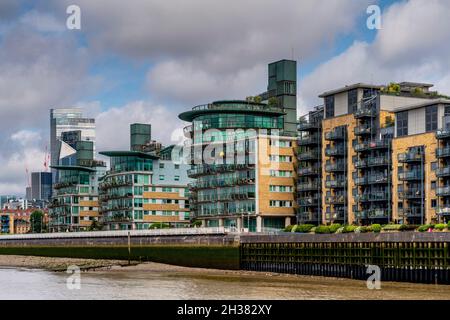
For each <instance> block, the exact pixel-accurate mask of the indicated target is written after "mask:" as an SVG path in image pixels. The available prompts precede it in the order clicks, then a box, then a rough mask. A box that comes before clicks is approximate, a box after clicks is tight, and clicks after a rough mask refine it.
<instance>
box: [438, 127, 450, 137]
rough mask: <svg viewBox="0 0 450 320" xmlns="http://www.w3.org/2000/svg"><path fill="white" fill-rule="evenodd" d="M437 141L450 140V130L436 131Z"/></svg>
mask: <svg viewBox="0 0 450 320" xmlns="http://www.w3.org/2000/svg"><path fill="white" fill-rule="evenodd" d="M436 138H437V139H447V138H450V130H449V129H438V130H437V131H436Z"/></svg>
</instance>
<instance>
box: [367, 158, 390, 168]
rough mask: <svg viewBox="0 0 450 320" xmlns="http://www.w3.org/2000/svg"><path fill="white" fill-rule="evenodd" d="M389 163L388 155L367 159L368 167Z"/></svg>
mask: <svg viewBox="0 0 450 320" xmlns="http://www.w3.org/2000/svg"><path fill="white" fill-rule="evenodd" d="M387 165H389V159H388V157H387V156H384V157H374V158H372V157H369V159H367V166H368V167H378V166H381V167H382V166H387Z"/></svg>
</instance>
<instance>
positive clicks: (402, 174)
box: [398, 170, 423, 181]
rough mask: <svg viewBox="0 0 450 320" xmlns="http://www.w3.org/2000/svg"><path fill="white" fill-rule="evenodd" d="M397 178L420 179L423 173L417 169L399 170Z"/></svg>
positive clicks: (403, 179)
mask: <svg viewBox="0 0 450 320" xmlns="http://www.w3.org/2000/svg"><path fill="white" fill-rule="evenodd" d="M398 179H399V180H401V181H413V180H422V179H423V174H422V172H420V171H417V170H413V171H407V172H400V173H399V174H398Z"/></svg>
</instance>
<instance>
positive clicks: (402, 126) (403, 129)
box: [397, 111, 408, 137]
mask: <svg viewBox="0 0 450 320" xmlns="http://www.w3.org/2000/svg"><path fill="white" fill-rule="evenodd" d="M406 135H408V111H402V112H399V113H397V137H402V136H406Z"/></svg>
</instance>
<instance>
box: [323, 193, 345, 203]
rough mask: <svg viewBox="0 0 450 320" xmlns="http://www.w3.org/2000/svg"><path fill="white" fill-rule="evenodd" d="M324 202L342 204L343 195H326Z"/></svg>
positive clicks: (343, 200)
mask: <svg viewBox="0 0 450 320" xmlns="http://www.w3.org/2000/svg"><path fill="white" fill-rule="evenodd" d="M325 203H326V204H344V203H345V197H344V196H343V195H340V196H330V197H326V198H325Z"/></svg>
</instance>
